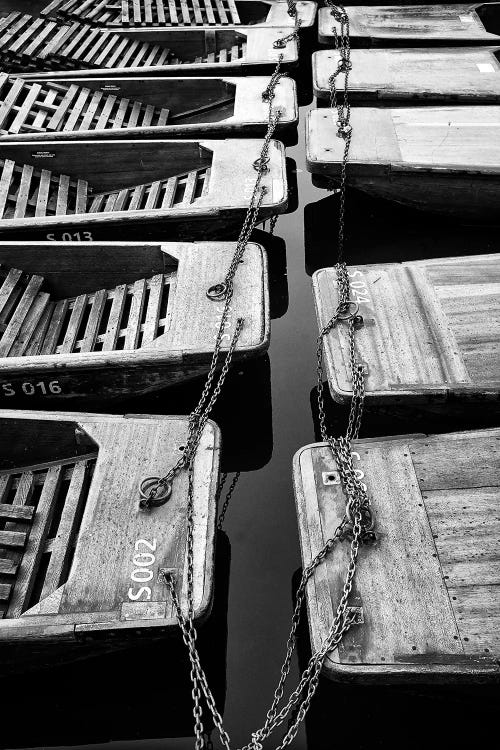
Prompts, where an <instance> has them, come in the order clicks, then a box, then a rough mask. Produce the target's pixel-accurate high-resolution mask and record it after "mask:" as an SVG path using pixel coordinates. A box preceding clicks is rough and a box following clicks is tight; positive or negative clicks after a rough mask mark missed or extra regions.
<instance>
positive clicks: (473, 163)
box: [306, 106, 500, 221]
mask: <svg viewBox="0 0 500 750" xmlns="http://www.w3.org/2000/svg"><path fill="white" fill-rule="evenodd" d="M335 123H336V117H335V116H333V114H332V111H331V110H330V109H317V110H314V111H312V112H310V113H309V118H308V121H307V143H306V158H307V166H308V169H309V171H310V172H313V173H314V174H323V175H328V176H330V177H332V179H334V180H338V179H339V176H340V172H341V165H342V155H343V150H344V141H343V139H342V138H340V137H339V136H338V134H337V126H336V124H335ZM351 124H352V141H351V147H350V151H349V168H348V170H347V180H348V183H349V184H350V185H352V186H353V187H356V188H358V189H360V190H363V191H364V192H368V193H371V194H373V195H377V196H380V197H383V198H388V199H390V200H394V201H398V202H400V203H406V204H409V205H412V206H415V207H417V208H420V209H426V210H430V211H435V212H439V213H447V214H459V215H460V216H462V217H468V218H473V219H476V220H477V219H481V220H486V221H495V220H496V217H497V206H498V199H499V196H500V192H499V185H500V182H499V179H498V177H499V175H500V138H498V137H497V136H498V134H499V133H500V107H493V106H475V107H465V106H462V107H460V106H455V107H412V108H398V109H389V108H369V107H355V108H353V109H352V114H351Z"/></svg>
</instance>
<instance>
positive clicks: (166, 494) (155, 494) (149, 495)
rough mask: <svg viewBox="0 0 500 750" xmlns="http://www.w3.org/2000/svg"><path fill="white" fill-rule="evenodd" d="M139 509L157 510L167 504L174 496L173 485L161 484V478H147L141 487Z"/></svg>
mask: <svg viewBox="0 0 500 750" xmlns="http://www.w3.org/2000/svg"><path fill="white" fill-rule="evenodd" d="M139 494H140V496H141V499H140V501H139V507H140V508H142V509H145V508H155V507H157V506H158V505H163V504H164V503H166V502H167V500H168V499H169V498H170V495H171V494H172V483H171V482H164V483H163V482H161V478H160V477H146V479H143V480H142V482H141V484H140V486H139Z"/></svg>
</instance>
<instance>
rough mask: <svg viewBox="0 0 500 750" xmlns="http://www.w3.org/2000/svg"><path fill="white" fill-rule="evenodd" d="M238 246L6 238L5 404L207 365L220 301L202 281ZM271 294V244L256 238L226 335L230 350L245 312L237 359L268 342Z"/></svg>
mask: <svg viewBox="0 0 500 750" xmlns="http://www.w3.org/2000/svg"><path fill="white" fill-rule="evenodd" d="M234 251H235V243H232V242H222V243H215V242H198V243H163V244H160V243H134V242H129V243H112V242H106V243H80V242H62V243H55V242H46V243H39V242H37V243H29V242H23V243H21V242H12V243H0V264H1V265H0V399H1V400H2V401H3V404H4V405H5V406H8V405H9V399H10V400H11V401H13V400H15V401H16V403H17V402H18V401H19V400H21V401H22V402H23V403H24V402H25V403H27V404H29V403H30V401H34V400H35V399H37V400H38V401H40V399H41V400H43V402H45V401H48V402H50V401H52V402H53V401H57V402H59V403H61V402H62V401H63V400H66V401H67V402H70V401H71V400H72V399H75V398H77V399H78V398H80V399H81V398H86V397H87V398H90V397H92V398H98V399H106V398H116V397H123V396H127V395H133V394H139V393H146V392H151V391H155V390H158V389H160V388H164V387H165V386H169V385H174V384H176V383H179V382H182V381H185V380H188V379H189V378H193V377H196V376H198V375H204V374H206V373H207V372H208V368H209V366H210V362H211V358H212V353H213V349H214V344H215V337H216V334H217V331H218V326H219V322H220V316H221V314H222V308H223V301H213V300H210V299H209V298H208V297H207V290H208V289H209V288H210V287H211V286H213V285H214V284H217V283H219V282H220V281H221V280H222V279H223V277H224V273H225V269H227V268H228V267H229V263H230V261H231V258H232V256H233V253H234ZM268 297H269V295H268V276H267V264H266V258H265V252H264V250H263V248H262V247H261V246H260V245H255V244H253V243H250V244H249V245H248V246H247V248H246V250H245V255H244V259H243V262H242V263H241V264H240V266H239V267H238V270H237V273H236V278H235V287H234V300H233V303H232V313H231V317H230V321H229V327H228V332H227V333H226V334H225V335H224V338H223V342H222V343H223V351H226V350H227V347H228V346H229V341H230V335H231V332H232V330H233V328H234V325H235V323H236V319H237V317H242V318H244V321H245V322H244V328H243V330H242V332H241V335H240V338H239V340H238V344H237V346H236V350H235V362H237V361H241V360H245V359H249V358H252V357H257V356H258V355H260V354H262V353H263V352H265V351H266V349H267V348H268V346H269V336H270V321H269V298H268ZM186 320H189V321H190V323H189V325H188V326H186ZM219 364H220V365H222V362H220V363H219Z"/></svg>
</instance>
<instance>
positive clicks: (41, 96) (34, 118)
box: [0, 74, 169, 134]
mask: <svg viewBox="0 0 500 750" xmlns="http://www.w3.org/2000/svg"><path fill="white" fill-rule="evenodd" d="M168 116H169V110H168V109H166V108H164V107H155V106H153V105H151V104H143V103H142V102H141V101H138V100H135V99H134V100H133V99H128V98H125V97H118V96H114V95H113V94H106V93H104V92H102V91H92V90H91V89H89V88H86V87H84V86H77V85H75V84H59V83H57V82H55V81H49V82H47V83H45V82H44V83H41V84H38V83H31V82H28V81H23V80H22V79H19V78H13V77H9V76H7V75H6V74H0V132H2V133H11V134H17V133H42V132H46V131H48V132H51V131H52V132H63V131H65V132H70V131H75V130H82V131H83V130H107V129H108V130H109V129H110V130H113V129H118V128H134V127H141V126H142V127H157V126H160V127H161V126H162V125H165V124H166V123H167V121H168Z"/></svg>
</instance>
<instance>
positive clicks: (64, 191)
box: [56, 174, 70, 216]
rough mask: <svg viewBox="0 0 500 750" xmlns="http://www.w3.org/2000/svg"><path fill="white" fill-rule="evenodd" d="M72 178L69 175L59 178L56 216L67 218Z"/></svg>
mask: <svg viewBox="0 0 500 750" xmlns="http://www.w3.org/2000/svg"><path fill="white" fill-rule="evenodd" d="M69 184H70V178H69V175H67V174H62V175H60V176H59V182H58V185H57V200H56V216H65V215H66V214H67V213H68V199H69Z"/></svg>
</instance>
